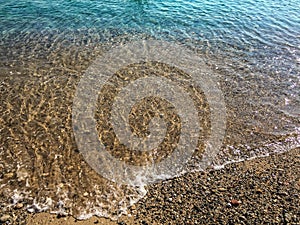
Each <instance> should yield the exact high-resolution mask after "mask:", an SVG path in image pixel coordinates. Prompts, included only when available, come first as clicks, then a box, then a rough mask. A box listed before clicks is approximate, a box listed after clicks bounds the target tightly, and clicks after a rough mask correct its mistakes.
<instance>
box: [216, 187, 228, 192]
mask: <svg viewBox="0 0 300 225" xmlns="http://www.w3.org/2000/svg"><path fill="white" fill-rule="evenodd" d="M218 190H219V191H222V192H223V191H227V189H226V188H219V189H218Z"/></svg>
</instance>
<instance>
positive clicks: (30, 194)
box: [0, 0, 300, 218]
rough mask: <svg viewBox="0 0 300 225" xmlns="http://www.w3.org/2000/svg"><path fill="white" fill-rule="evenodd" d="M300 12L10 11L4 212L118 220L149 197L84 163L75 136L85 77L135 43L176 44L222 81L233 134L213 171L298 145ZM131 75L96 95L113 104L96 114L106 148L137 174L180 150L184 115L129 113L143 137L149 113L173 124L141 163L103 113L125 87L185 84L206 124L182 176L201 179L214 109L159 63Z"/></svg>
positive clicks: (42, 6)
mask: <svg viewBox="0 0 300 225" xmlns="http://www.w3.org/2000/svg"><path fill="white" fill-rule="evenodd" d="M297 3H298V2H297V1H296V0H292V1H285V2H281V1H269V0H265V1H252V0H245V1H242V2H239V3H237V2H235V1H193V2H191V1H150V0H149V1H146V0H144V1H143V0H140V1H139V0H136V1H133V0H131V1H129V0H128V1H125V0H123V1H87V0H85V1H51V3H50V2H47V1H18V2H11V1H6V0H4V1H2V2H1V5H0V21H1V22H0V23H1V26H0V82H1V83H0V90H1V96H0V99H1V104H0V115H1V116H0V124H1V127H0V143H1V144H0V150H1V151H0V168H1V174H0V187H1V190H0V196H1V200H0V203H1V206H3V208H5V207H10V206H11V205H14V204H16V203H17V202H18V201H23V202H24V203H25V205H26V207H27V208H28V210H29V211H32V212H38V211H43V210H50V211H51V212H56V213H61V214H72V215H75V216H77V217H79V218H87V217H89V216H91V215H99V216H101V215H102V216H107V217H111V218H115V217H117V216H119V215H120V214H122V213H126V209H127V207H128V206H129V205H131V204H133V203H134V202H136V201H138V200H139V199H140V198H142V197H143V196H144V195H145V189H144V187H143V186H142V187H140V188H136V187H130V186H125V185H121V184H116V183H114V182H112V181H109V180H106V179H105V178H103V177H101V176H99V174H97V173H96V171H94V170H93V169H92V168H91V167H90V166H89V165H88V163H87V162H86V161H85V160H84V158H83V156H82V154H81V152H80V151H79V149H78V146H77V144H76V141H75V138H74V133H73V130H72V104H73V98H74V94H75V92H76V87H77V85H78V83H79V82H80V79H81V78H82V77H83V75H84V74H85V72H86V71H87V69H88V68H89V66H91V65H92V63H93V61H94V60H95V59H96V58H97V57H101V56H103V55H105V54H106V53H107V52H108V51H109V50H110V49H111V48H112V47H115V46H123V45H125V44H127V43H131V42H133V41H139V40H163V41H167V42H172V43H176V44H179V45H180V46H183V47H185V48H187V49H189V50H191V51H193V53H194V54H196V55H197V56H199V57H200V58H201V60H203V63H204V64H203V68H206V69H207V71H210V72H211V73H213V74H214V75H215V76H216V77H217V79H218V85H219V88H220V90H221V91H222V93H223V96H224V100H225V104H226V133H225V136H224V140H223V145H222V148H221V150H220V152H219V154H218V156H217V157H216V158H215V160H214V162H213V164H212V166H214V167H215V168H219V167H222V166H223V165H224V164H226V163H231V162H235V161H241V160H246V159H251V158H253V157H259V156H267V155H269V154H272V153H280V152H285V151H288V150H290V149H292V148H295V147H297V146H299V145H300V93H299V91H300V48H299V46H300V16H299V11H300V6H299V4H297ZM131 66H132V67H128V68H125V69H124V70H123V72H122V73H121V72H120V73H119V74H116V75H115V76H114V78H112V80H111V86H109V85H108V86H106V87H105V89H104V90H102V92H100V96H101V94H103V95H104V96H105V97H102V98H101V97H99V99H98V106H99V108H100V109H101V110H98V111H97V112H96V113H95V118H96V120H97V122H98V123H97V131H98V135H99V137H100V140H101V141H102V142H103V143H105V145H106V147H107V148H108V150H109V151H110V152H111V153H112V154H113V155H114V156H115V157H118V158H119V159H121V160H123V161H124V162H127V163H129V164H136V165H142V164H143V163H144V162H145V161H146V162H150V161H151V160H154V161H155V160H157V161H159V160H161V159H162V158H165V157H167V156H168V154H170V152H171V151H172V148H169V147H168V146H171V145H172V143H173V142H174V143H177V142H178V137H177V135H176V134H177V133H178V129H180V125H179V124H180V118H178V117H176V109H173V108H172V107H171V106H170V105H168V103H166V102H163V101H162V102H160V101H158V100H157V99H154V100H153V99H152V102H151V101H150V103H149V105H147V104H146V103H143V104H142V106H140V107H137V108H136V109H134V110H133V114H132V115H131V117H132V116H134V115H138V116H139V117H138V119H137V120H136V121H134V119H131V120H132V121H133V122H132V123H133V125H132V126H133V129H136V130H138V131H139V132H141V133H143V132H146V133H147V130H145V124H144V122H140V120H142V121H143V116H144V120H145V123H147V121H148V122H149V118H150V117H153V115H155V112H154V111H155V110H153V109H156V110H158V111H159V112H160V113H162V112H164V113H165V114H166V115H167V118H166V120H169V121H173V124H171V125H170V127H169V131H170V132H171V133H170V136H168V138H169V139H167V140H166V141H165V142H164V143H165V144H164V145H163V146H164V147H163V148H160V149H158V151H157V152H156V153H152V154H144V153H143V154H140V155H138V154H133V153H132V152H131V151H130V149H127V148H126V147H124V146H122V145H121V144H120V143H118V141H117V140H116V135H115V134H114V132H112V129H111V127H112V125H111V124H110V123H109V122H108V119H109V117H108V116H107V115H110V114H109V112H108V109H110V108H111V105H112V103H111V100H112V99H113V97H114V95H115V94H116V92H117V90H118V88H120V87H122V86H124V85H125V84H126V82H125V81H127V80H128V79H129V80H130V79H136V77H143V76H145V74H146V75H149V74H156V75H157V76H164V77H166V78H169V79H177V81H178V84H179V86H181V87H182V88H184V89H185V90H186V91H187V92H189V93H191V96H192V99H193V101H194V102H195V103H194V104H195V105H196V107H197V109H198V110H199V114H200V115H201V116H203V117H201V118H200V119H199V122H200V124H201V125H202V129H203V131H204V132H203V134H202V135H201V137H200V138H199V144H198V146H197V151H196V152H195V154H194V156H193V159H192V160H191V161H190V162H189V163H188V166H187V167H186V168H185V171H187V172H188V171H192V170H193V171H194V170H201V169H203V168H202V166H201V165H202V164H201V157H202V154H203V152H204V146H205V140H206V138H207V137H208V136H209V135H210V132H211V131H209V128H208V127H209V126H210V125H211V123H212V121H210V119H209V118H207V117H205V116H207V115H206V114H207V112H208V111H209V107H208V106H207V99H206V98H205V96H203V92H201V90H199V89H197V88H195V89H193V88H191V87H189V86H188V85H186V82H188V79H187V80H186V76H187V75H186V74H184V73H182V71H180V70H176V69H174V68H170V67H168V66H166V65H163V64H155V63H154V64H151V63H150V64H147V63H146V64H143V63H142V64H141V65H131ZM120 74H121V75H120ZM122 74H123V75H122ZM116 87H117V88H116ZM103 106H105V107H103ZM103 109H104V110H103ZM143 112H146V113H145V114H143ZM147 113H148V114H147ZM202 114H204V115H202ZM141 115H142V117H140V116H141ZM168 143H169V144H168ZM143 161H144V162H143ZM141 184H142V183H141ZM11 199H13V200H11Z"/></svg>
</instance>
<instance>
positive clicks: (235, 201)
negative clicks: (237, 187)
mask: <svg viewBox="0 0 300 225" xmlns="http://www.w3.org/2000/svg"><path fill="white" fill-rule="evenodd" d="M230 203H231V205H233V206H238V205H239V204H241V202H240V201H238V200H236V199H232V200H231V201H230Z"/></svg>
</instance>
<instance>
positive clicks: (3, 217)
mask: <svg viewBox="0 0 300 225" xmlns="http://www.w3.org/2000/svg"><path fill="white" fill-rule="evenodd" d="M9 219H10V215H3V216H1V217H0V222H3V223H4V222H6V221H8V220H9Z"/></svg>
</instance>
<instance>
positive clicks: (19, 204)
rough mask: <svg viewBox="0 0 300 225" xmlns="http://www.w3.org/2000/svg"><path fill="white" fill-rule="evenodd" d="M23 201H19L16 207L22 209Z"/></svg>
mask: <svg viewBox="0 0 300 225" xmlns="http://www.w3.org/2000/svg"><path fill="white" fill-rule="evenodd" d="M23 206H24V205H23V203H17V204H16V205H15V209H21V208H23Z"/></svg>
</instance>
